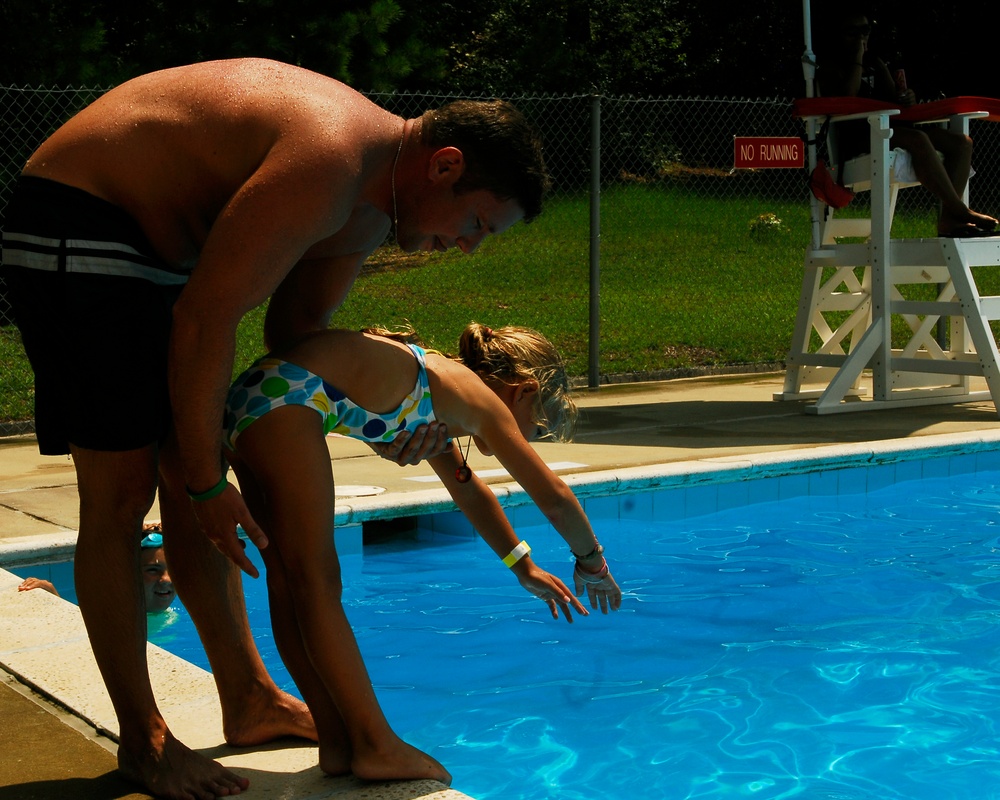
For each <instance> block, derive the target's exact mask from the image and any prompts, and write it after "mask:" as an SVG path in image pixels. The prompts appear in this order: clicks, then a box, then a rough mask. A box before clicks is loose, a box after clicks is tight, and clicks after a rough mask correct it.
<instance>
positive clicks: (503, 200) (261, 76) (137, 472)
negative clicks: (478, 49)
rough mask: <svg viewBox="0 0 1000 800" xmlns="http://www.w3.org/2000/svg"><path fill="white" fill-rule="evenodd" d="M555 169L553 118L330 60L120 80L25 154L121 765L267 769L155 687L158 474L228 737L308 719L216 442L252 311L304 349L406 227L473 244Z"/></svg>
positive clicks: (517, 209) (29, 278) (528, 210)
mask: <svg viewBox="0 0 1000 800" xmlns="http://www.w3.org/2000/svg"><path fill="white" fill-rule="evenodd" d="M546 185H547V178H546V175H545V168H544V164H543V162H542V157H541V151H540V147H539V144H538V139H537V137H536V136H535V134H534V133H533V131H531V129H530V128H529V127H528V126H527V125H526V124H525V122H524V120H523V118H522V117H521V116H520V115H519V114H518V113H517V112H516V111H515V110H514V109H512V108H511V107H510V106H508V105H506V104H504V103H499V102H491V103H474V102H464V103H458V104H451V105H449V106H446V107H444V108H443V109H439V110H438V111H434V112H427V113H426V114H424V115H423V116H421V117H418V118H415V119H409V120H404V119H401V118H399V117H397V116H394V115H393V114H390V113H388V112H387V111H385V110H384V109H381V108H379V107H378V106H376V105H374V104H373V103H371V102H369V101H368V100H366V99H365V98H364V97H363V96H361V95H360V94H358V93H357V92H355V91H353V90H351V89H349V88H348V87H346V86H344V85H343V84H341V83H339V82H337V81H335V80H332V79H330V78H327V77H323V76H320V75H317V74H315V73H311V72H309V71H306V70H303V69H299V68H296V67H291V66H288V65H285V64H280V63H275V62H271V61H265V60H257V59H240V60H233V61H220V62H208V63H202V64H196V65H192V66H187V67H180V68H176V69H170V70H164V71H161V72H157V73H153V74H150V75H146V76H142V77H139V78H136V79H134V80H131V81H128V82H127V83H125V84H123V85H121V86H119V87H117V88H116V89H114V90H112V91H110V92H109V93H107V94H106V95H104V96H103V97H101V98H100V99H98V100H97V101H95V102H94V103H93V104H92V105H90V106H89V107H87V108H86V109H84V110H83V111H81V112H80V113H79V114H77V115H76V116H75V117H73V118H72V119H71V120H69V121H68V122H67V123H66V124H65V125H63V126H62V127H61V128H60V129H59V130H57V131H56V132H55V133H54V134H53V135H52V136H51V137H50V138H49V139H48V140H47V141H46V142H45V143H44V144H42V146H41V147H40V148H39V149H38V150H37V151H36V152H35V153H34V154H33V155H32V156H31V158H30V159H29V160H28V163H27V165H26V166H25V168H24V171H23V176H22V178H21V180H20V181H19V183H18V186H17V187H16V189H15V192H14V195H13V197H12V199H11V202H10V205H9V206H8V211H7V215H6V220H5V231H4V262H5V263H4V268H3V269H4V273H3V274H4V277H5V279H6V282H7V286H8V294H9V296H10V300H11V303H12V307H13V311H14V316H15V320H16V322H17V324H18V327H19V328H20V329H21V332H22V336H23V340H24V344H25V349H26V350H27V352H28V356H29V359H30V360H31V363H32V367H33V369H34V371H35V383H36V431H37V436H38V441H39V449H40V452H42V453H43V454H59V453H66V452H70V453H72V456H73V460H74V463H75V467H76V472H77V482H78V487H79V493H80V532H79V540H78V544H77V551H76V568H75V569H76V586H77V594H78V597H79V602H80V607H81V610H82V612H83V616H84V621H85V622H86V625H87V630H88V634H89V636H90V639H91V644H92V647H93V650H94V654H95V656H96V658H97V662H98V665H99V666H100V669H101V673H102V676H103V678H104V681H105V684H106V686H107V688H108V692H109V694H110V696H111V699H112V702H113V704H114V707H115V711H116V714H117V716H118V721H119V726H120V743H119V750H118V764H119V768H120V769H121V770H122V771H123V772H124V773H125V774H126V775H127V776H129V777H130V778H132V779H134V780H135V781H137V782H138V783H140V784H142V785H143V786H145V787H146V789H148V790H149V791H150V792H152V793H153V794H155V795H158V796H162V797H168V798H208V797H214V796H217V795H234V794H239V793H240V792H241V791H243V790H245V789H246V788H247V786H248V785H249V782H248V781H247V780H245V779H244V778H242V777H239V776H237V775H235V774H234V773H232V772H231V771H229V770H227V769H225V768H224V767H222V766H221V765H219V764H217V763H216V762H214V761H211V760H209V759H207V758H205V757H203V756H201V755H200V754H198V753H195V752H194V751H192V750H190V749H189V748H187V747H186V746H185V745H183V744H182V743H181V742H179V741H178V740H177V739H175V738H174V737H173V736H172V735H171V733H170V731H169V729H168V727H167V724H166V722H165V721H164V720H163V717H162V716H161V714H160V712H159V710H158V708H157V706H156V701H155V699H154V697H153V693H152V690H151V688H150V684H149V676H148V670H147V664H146V658H145V615H144V614H142V613H141V603H140V602H139V599H140V591H141V590H140V586H139V584H138V581H137V579H136V578H135V576H136V575H137V572H138V569H137V565H136V558H137V556H136V548H135V547H134V546H133V545H134V542H135V538H134V537H135V533H136V532H137V531H138V530H139V529H140V527H141V524H142V520H143V519H144V517H145V515H146V512H147V511H148V509H149V508H150V505H151V503H152V500H153V497H154V492H155V490H156V488H157V483H158V481H159V488H160V505H161V514H162V517H163V524H164V528H165V529H166V530H168V531H170V535H169V536H168V537H166V538H167V547H168V553H167V557H168V559H169V562H170V566H171V572H172V573H173V577H174V581H175V584H176V586H177V589H178V592H179V594H180V596H181V599H182V600H183V602H184V604H185V606H186V607H187V608H188V609H189V610H190V611H191V613H192V616H193V617H194V619H195V621H196V623H197V625H198V630H199V633H200V635H201V638H202V640H203V642H204V644H205V647H206V651H207V653H208V656H209V659H210V661H211V663H212V668H213V673H214V675H215V677H216V682H217V685H218V688H219V695H220V701H221V704H222V710H223V722H224V727H225V735H226V739H227V741H228V742H230V743H231V744H257V743H260V742H263V741H266V740H268V739H271V738H274V737H276V736H280V735H287V734H298V735H306V736H314V735H315V729H314V727H313V725H312V720H311V719H310V718H309V716H308V712H307V711H306V710H305V708H304V707H303V706H302V705H301V704H299V703H298V702H297V701H295V700H293V699H292V698H290V697H288V696H287V695H284V694H282V693H281V692H279V691H278V689H277V688H276V687H275V685H274V684H273V682H272V681H271V679H270V677H269V676H268V675H267V672H266V670H265V669H264V667H263V665H262V664H261V663H260V658H259V655H258V654H257V652H256V648H255V647H254V645H253V641H252V639H251V637H250V634H249V626H248V625H247V622H246V611H245V607H244V604H243V596H242V587H241V583H240V577H239V571H238V570H237V569H236V568H235V567H233V566H232V563H235V564H237V565H238V566H240V567H241V568H242V569H244V570H245V571H246V572H248V573H249V574H251V575H254V576H256V570H255V569H254V567H253V565H252V564H251V563H250V561H249V559H247V557H246V555H245V553H244V552H243V549H242V547H241V544H240V542H239V539H238V537H237V535H236V526H237V524H239V525H242V527H243V528H244V530H245V531H246V532H247V535H248V537H249V538H250V539H251V540H252V541H253V543H254V544H256V545H257V546H258V547H264V546H266V544H267V542H266V537H265V535H264V533H263V531H261V529H260V528H259V527H258V526H257V524H256V523H255V522H254V520H253V519H252V518H251V516H250V514H249V512H248V511H247V508H246V506H245V504H244V502H243V499H242V497H241V495H240V493H239V492H238V491H237V489H236V488H235V487H234V486H232V485H230V484H228V483H227V482H226V472H225V469H224V467H223V460H222V456H221V449H220V448H221V435H220V430H221V421H222V414H223V403H224V401H225V397H226V390H227V388H228V386H229V383H230V379H231V376H232V370H233V361H234V352H235V335H236V328H237V325H238V324H239V322H240V320H241V319H242V317H243V315H244V314H246V313H247V312H248V311H249V310H250V309H252V308H254V307H256V306H258V305H260V304H261V303H263V302H264V301H266V300H268V299H269V298H270V305H269V307H268V312H267V317H266V322H265V338H266V342H265V345H266V347H267V348H268V349H272V348H276V347H281V346H284V345H287V344H288V343H289V342H292V341H294V340H296V339H297V338H298V337H300V336H302V335H304V334H306V333H309V332H311V331H315V330H319V329H323V328H326V327H327V326H328V324H329V321H330V318H331V315H332V313H333V311H334V310H335V309H336V308H337V307H338V306H339V305H340V304H341V303H342V302H343V300H344V298H345V297H346V295H347V293H348V291H349V290H350V288H351V285H352V284H353V282H354V280H355V278H356V276H357V274H358V271H359V270H360V268H361V265H362V263H363V262H364V261H365V259H366V258H367V257H368V256H369V255H370V254H371V252H372V251H373V250H374V249H375V248H376V247H377V246H379V245H380V244H381V243H382V242H383V241H384V240H385V238H386V236H387V235H388V233H389V231H390V229H391V227H392V226H393V223H394V222H395V229H396V238H397V241H398V242H399V244H400V245H401V246H402V248H403V249H404V250H406V251H407V252H413V251H416V250H447V249H449V248H452V247H458V248H460V249H461V250H462V251H464V252H466V253H471V252H472V251H474V250H475V249H476V247H477V246H478V245H479V244H480V242H481V241H482V240H483V238H484V237H486V236H487V235H489V234H493V233H501V232H503V231H505V230H507V229H508V228H510V227H511V226H512V225H514V224H515V223H516V222H517V221H518V220H522V219H523V220H526V221H529V220H531V219H532V218H534V216H536V215H537V214H538V213H539V212H540V210H541V197H542V194H543V193H544V190H545V188H546ZM168 392H169V394H168ZM168 396H169V401H168V399H167V398H168ZM445 442H446V431H444V430H435V429H430V430H428V431H424V432H420V433H417V434H414V435H413V437H412V438H411V439H410V440H409V441H405V437H401V438H400V439H399V440H397V441H396V442H394V443H393V444H392V445H390V446H389V448H388V451H387V452H384V453H383V455H385V456H386V457H389V458H392V459H394V460H397V461H399V462H400V463H407V462H410V461H412V460H414V459H418V458H423V457H427V456H428V455H433V454H436V453H439V452H441V451H442V450H443V449H444V448H445V447H446V444H445ZM192 509H193V511H194V513H192ZM194 514H196V515H197V522H198V523H200V525H199V524H197V523H195V522H194V521H193V520H194ZM199 528H200V530H199ZM201 531H204V534H203V533H202V532H201ZM205 534H207V536H206V535H205ZM212 544H214V545H215V547H214V548H213V547H212ZM220 552H221V553H222V554H224V555H225V556H228V558H229V559H231V562H232V563H230V561H227V560H226V559H225V558H223V557H222V556H221V555H220V554H219V553H220ZM109 574H110V575H113V576H115V579H114V580H112V581H109V580H108V579H107V576H108V575H109ZM137 609H139V610H140V611H137ZM345 746H346V743H345ZM417 755H418V756H422V755H423V754H419V751H417ZM347 763H350V759H349V758H348V759H347ZM435 764H436V762H434V761H433V759H430V758H429V757H422V758H413V759H411V761H410V762H409V763H407V762H406V761H405V760H402V761H401V760H400V759H395V760H394V759H386V760H376V761H373V762H372V763H369V764H367V765H365V770H364V771H365V776H364V777H367V778H386V779H389V778H425V777H436V778H439V779H444V780H446V779H447V773H445V772H444V770H443V768H440V765H436V766H434V765H435ZM429 765H430V766H429ZM438 768H440V771H439V770H438Z"/></svg>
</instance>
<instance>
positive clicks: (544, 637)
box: [153, 472, 1000, 800]
mask: <svg viewBox="0 0 1000 800" xmlns="http://www.w3.org/2000/svg"><path fill="white" fill-rule="evenodd" d="M751 494H753V488H752V485H751ZM998 511H1000V472H985V473H980V474H977V475H968V474H966V475H960V476H957V477H956V478H953V479H937V480H934V481H906V482H904V483H900V484H898V485H896V486H891V487H887V488H884V489H881V490H878V491H873V492H870V493H869V494H867V495H865V494H858V495H849V494H844V495H842V496H840V497H827V498H816V497H812V498H794V499H788V500H781V501H780V502H762V503H756V504H752V505H749V506H745V507H742V508H738V509H732V510H728V511H720V512H717V513H712V514H707V515H704V516H700V517H694V518H688V519H684V520H679V521H678V520H672V521H668V522H662V521H661V522H658V521H657V520H656V519H653V518H648V519H631V520H622V519H620V518H619V515H615V516H614V517H613V518H602V517H601V516H592V522H593V523H594V526H595V528H596V530H597V532H598V535H599V537H600V538H601V540H602V542H603V543H604V544H605V545H606V547H607V551H608V555H609V557H610V560H611V563H612V569H613V571H614V574H615V576H616V577H617V579H618V580H619V582H620V584H621V586H622V588H623V589H624V591H625V600H624V603H623V606H622V610H621V611H620V612H619V613H618V614H615V615H613V616H608V617H602V616H601V615H600V614H593V615H591V616H590V617H589V618H587V619H582V620H578V621H577V622H576V623H575V624H573V625H572V626H570V625H567V624H566V623H565V622H563V621H559V622H555V621H553V620H551V619H550V618H549V617H548V616H547V613H546V610H545V608H544V607H543V606H542V604H541V603H539V602H538V601H536V600H534V599H532V598H531V597H529V596H528V595H526V594H525V593H524V592H523V590H522V589H521V588H520V587H519V586H518V585H517V583H516V582H515V581H514V580H513V579H512V576H511V575H510V574H509V572H508V571H507V570H506V569H504V568H503V567H502V566H501V565H500V564H499V563H498V562H497V559H496V558H495V557H494V556H493V554H492V553H491V552H490V551H489V550H488V548H487V547H486V546H485V545H484V544H482V543H481V542H480V541H479V540H478V539H475V538H470V537H464V536H458V535H456V536H447V535H443V534H438V533H435V534H423V535H420V536H418V537H417V540H416V541H392V542H387V543H383V544H378V545H367V546H366V547H365V554H364V557H363V558H362V557H361V556H348V557H346V558H345V581H346V586H345V604H346V607H347V610H348V614H349V616H350V618H351V620H352V622H353V624H354V626H355V628H356V631H357V635H358V639H359V642H360V644H361V647H362V650H363V652H364V654H365V657H366V660H367V663H368V666H369V669H370V671H371V674H372V678H373V681H374V684H375V687H376V690H377V692H378V696H379V698H380V700H381V702H382V705H383V707H384V708H385V710H386V714H387V716H388V717H389V720H390V722H391V723H392V724H393V726H394V728H395V729H396V730H397V732H399V733H400V735H402V736H403V737H404V738H405V739H406V740H407V741H409V742H411V743H412V744H414V745H416V746H418V747H421V748H422V749H425V750H427V751H429V752H430V753H432V754H433V755H434V756H435V757H437V758H438V759H439V760H440V761H441V762H442V763H444V764H445V766H446V767H448V769H449V770H451V772H452V773H453V775H454V784H453V785H454V787H455V788H456V789H458V790H460V791H462V792H465V793H467V794H469V795H471V796H472V797H475V798H478V800H499V799H500V798H503V800H543V799H544V800H583V799H584V798H587V800H590V798H593V797H602V798H612V800H664V799H665V798H671V799H672V798H726V797H733V798H761V800H763V799H764V798H786V797H801V798H808V800H818V799H820V800H825V799H827V798H829V799H830V800H832V799H833V798H837V800H848V799H852V798H858V800H861V798H864V800H871V799H872V798H878V800H895V799H897V798H898V799H899V800H902V799H903V798H905V799H906V800H922V799H923V798H927V800H947V799H948V798H954V799H955V800H969V798H976V799H977V800H981V799H983V798H994V797H1000V513H998ZM650 516H653V515H650ZM519 533H520V535H521V536H523V538H525V539H527V540H528V541H529V542H530V543H531V545H532V548H533V549H534V555H535V557H536V560H537V561H538V562H539V563H540V564H542V565H543V566H545V567H546V568H548V569H552V570H553V571H556V572H558V573H559V574H561V575H562V576H563V577H564V578H568V577H569V574H570V570H571V564H570V562H569V561H568V559H567V553H566V550H565V546H564V545H562V542H561V540H560V539H559V538H558V536H557V535H556V534H555V533H554V532H552V531H551V529H549V528H547V527H544V526H538V527H527V528H523V527H522V528H520V529H519ZM247 590H248V604H249V606H250V609H251V614H252V617H253V622H254V625H255V627H256V628H257V634H256V635H257V638H258V643H259V646H260V648H261V650H262V651H263V652H264V654H265V660H267V661H269V663H270V664H271V669H272V673H273V674H274V675H275V677H276V679H277V680H278V681H279V683H283V684H284V685H285V686H286V687H287V688H289V689H290V690H294V686H293V685H292V684H291V682H290V681H289V679H288V676H287V673H286V672H285V671H284V669H283V667H282V666H281V664H280V660H278V658H277V656H276V653H275V651H274V648H273V645H272V642H271V638H270V631H269V630H268V628H267V620H266V616H267V612H266V598H265V597H264V587H263V581H250V580H248V581H247ZM153 640H154V641H156V642H157V643H159V644H161V645H162V646H164V647H166V648H168V649H171V650H174V651H175V652H178V653H179V654H181V655H183V656H184V657H185V658H188V659H189V660H191V661H194V662H196V663H199V664H201V665H203V666H206V667H207V664H206V663H205V659H204V655H203V653H202V651H201V650H200V646H199V645H198V644H197V640H196V637H194V636H193V634H192V632H191V630H190V627H189V621H188V619H187V615H186V614H185V613H184V611H183V609H180V610H178V612H177V615H176V619H175V620H174V621H173V622H172V623H171V624H168V625H164V626H162V629H161V630H160V631H159V632H158V633H155V634H154V635H153Z"/></svg>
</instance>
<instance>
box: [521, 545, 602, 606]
mask: <svg viewBox="0 0 1000 800" xmlns="http://www.w3.org/2000/svg"><path fill="white" fill-rule="evenodd" d="M525 560H527V559H525ZM526 566H527V569H523V570H519V571H518V575H517V579H518V581H520V583H521V585H522V586H523V587H524V588H525V589H527V590H528V591H529V592H531V593H532V594H533V595H535V597H537V598H539V599H540V600H542V601H543V602H544V603H545V605H547V606H548V607H549V611H550V612H551V613H552V619H559V609H560V608H561V609H562V612H563V616H564V617H566V621H567V622H572V621H573V615H572V613H570V607H571V606H572V608H573V609H575V610H576V613H577V614H579V615H580V616H582V617H586V616H589V614H590V612H589V611H587V609H585V608H584V607H583V605H582V604H581V603H580V601H579V600H577V599H576V598H575V597H574V596H573V593H572V592H571V591H570V590H569V587H568V586H567V585H566V584H565V583H563V582H562V581H561V580H559V578H557V577H556V576H555V575H553V574H552V573H550V572H546V571H545V570H543V569H539V568H538V567H537V566H535V565H534V564H528V565H526Z"/></svg>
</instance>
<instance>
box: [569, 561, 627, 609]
mask: <svg viewBox="0 0 1000 800" xmlns="http://www.w3.org/2000/svg"><path fill="white" fill-rule="evenodd" d="M602 573H603V574H602ZM573 583H574V584H575V585H576V594H577V596H579V595H582V594H583V590H584V588H586V590H587V596H588V597H589V598H590V607H591V608H593V609H596V608H597V606H598V604H600V606H601V613H602V614H607V613H608V608H609V607H610V608H611V610H612V611H617V610H618V609H619V608H621V605H622V590H621V589H619V588H618V584H617V583H615V579H614V578H613V577H611V573H610V572H609V571H607V563H606V562H605V568H604V569H602V570H601V572H600V573H597V575H594V574H590V573H587V572H584V571H583V570H581V569H580V565H579V563H578V564H577V565H576V567H574V568H573Z"/></svg>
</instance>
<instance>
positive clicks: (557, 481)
mask: <svg viewBox="0 0 1000 800" xmlns="http://www.w3.org/2000/svg"><path fill="white" fill-rule="evenodd" d="M512 422H513V420H512V418H510V415H507V416H506V417H505V416H503V415H497V416H495V417H494V418H492V419H489V420H487V421H486V422H485V423H484V425H483V427H482V429H480V431H479V436H480V438H482V439H483V440H484V442H485V443H486V444H487V445H488V446H489V448H490V450H492V452H493V454H494V455H495V456H496V457H497V459H498V460H499V461H500V463H501V464H503V466H504V467H505V468H506V470H507V471H508V472H509V473H510V474H511V476H512V477H513V478H514V480H516V481H517V482H518V483H519V484H521V486H522V487H524V490H525V491H526V492H527V493H528V495H529V496H530V497H531V499H532V500H534V501H535V504H536V505H537V506H538V508H539V510H540V511H541V512H542V513H543V514H544V515H545V517H546V519H548V521H549V522H550V523H552V526H553V527H554V528H555V529H556V530H557V531H558V532H559V535H560V536H562V537H563V539H565V540H566V544H568V545H569V547H570V550H571V551H572V552H573V555H574V556H576V568H575V569H574V572H573V576H574V581H575V584H576V589H577V595H581V594H582V593H583V592H584V590H586V592H587V595H588V597H589V599H590V607H591V608H594V609H596V608H598V606H600V609H601V611H602V612H603V613H605V614H607V613H608V609H611V610H612V611H617V610H618V609H619V608H621V604H622V592H621V589H620V588H619V587H618V584H617V583H616V582H615V579H614V578H613V577H612V576H611V573H610V571H609V570H608V565H607V561H606V560H605V559H604V550H603V548H602V547H601V546H600V543H599V542H598V541H597V537H596V536H595V534H594V530H593V528H592V527H591V525H590V520H588V519H587V515H586V513H585V512H584V510H583V506H581V505H580V501H579V500H577V499H576V495H575V494H573V491H572V489H570V488H569V486H567V485H566V483H565V481H563V480H562V479H561V478H560V477H559V476H558V475H556V474H555V473H554V472H553V471H552V470H551V469H549V467H548V465H547V464H546V463H545V462H544V461H543V460H542V458H541V456H539V455H538V453H536V452H535V450H534V449H533V448H532V447H531V445H529V444H528V442H526V441H525V439H524V437H523V436H521V435H520V433H519V432H518V431H517V427H516V426H515V425H513V424H512Z"/></svg>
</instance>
